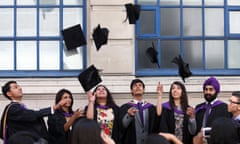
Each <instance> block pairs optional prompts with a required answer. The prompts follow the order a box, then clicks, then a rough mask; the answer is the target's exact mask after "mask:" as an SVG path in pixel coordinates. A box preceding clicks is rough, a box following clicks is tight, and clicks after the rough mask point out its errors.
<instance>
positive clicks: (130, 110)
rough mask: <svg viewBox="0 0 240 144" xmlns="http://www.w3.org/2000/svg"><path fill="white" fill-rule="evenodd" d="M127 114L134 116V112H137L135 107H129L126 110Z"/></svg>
mask: <svg viewBox="0 0 240 144" xmlns="http://www.w3.org/2000/svg"><path fill="white" fill-rule="evenodd" d="M127 112H128V114H129V115H130V116H135V114H136V112H138V110H137V109H136V108H135V107H131V108H129V109H128V111H127Z"/></svg>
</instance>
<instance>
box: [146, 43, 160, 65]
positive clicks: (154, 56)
mask: <svg viewBox="0 0 240 144" xmlns="http://www.w3.org/2000/svg"><path fill="white" fill-rule="evenodd" d="M146 53H147V56H148V57H149V59H150V61H151V62H152V63H156V64H157V65H158V67H159V68H160V65H159V63H158V52H157V51H156V50H155V47H154V44H153V43H152V47H149V48H147V50H146Z"/></svg>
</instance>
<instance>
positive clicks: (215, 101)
mask: <svg viewBox="0 0 240 144" xmlns="http://www.w3.org/2000/svg"><path fill="white" fill-rule="evenodd" d="M217 100H218V99H217V98H215V100H213V101H212V102H211V103H210V104H211V105H213V104H214V103H215V102H216V101H217ZM205 103H206V104H209V102H207V101H206V102H205Z"/></svg>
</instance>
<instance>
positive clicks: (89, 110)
mask: <svg viewBox="0 0 240 144" xmlns="http://www.w3.org/2000/svg"><path fill="white" fill-rule="evenodd" d="M87 96H88V108H87V112H86V117H87V118H88V119H92V120H93V119H94V103H95V99H96V96H95V94H92V92H91V91H88V92H87Z"/></svg>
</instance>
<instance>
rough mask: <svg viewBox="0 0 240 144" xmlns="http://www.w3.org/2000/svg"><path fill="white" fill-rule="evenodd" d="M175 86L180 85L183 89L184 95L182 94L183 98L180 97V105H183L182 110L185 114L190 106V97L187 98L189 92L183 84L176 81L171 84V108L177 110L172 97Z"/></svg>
mask: <svg viewBox="0 0 240 144" xmlns="http://www.w3.org/2000/svg"><path fill="white" fill-rule="evenodd" d="M173 85H178V86H180V87H181V89H182V94H181V97H180V104H181V108H182V110H183V111H184V112H186V110H187V107H188V106H189V105H188V96H187V91H186V88H185V86H184V84H183V83H181V82H179V81H175V82H173V83H172V84H171V87H170V90H169V103H170V106H171V108H172V109H173V108H175V107H176V105H175V103H174V99H173V96H172V89H173Z"/></svg>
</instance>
